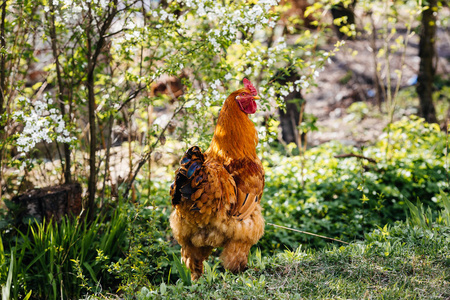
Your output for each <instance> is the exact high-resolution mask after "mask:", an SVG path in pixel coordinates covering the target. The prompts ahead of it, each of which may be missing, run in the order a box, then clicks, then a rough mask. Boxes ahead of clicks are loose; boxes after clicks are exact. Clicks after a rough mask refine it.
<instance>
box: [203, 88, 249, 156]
mask: <svg viewBox="0 0 450 300" xmlns="http://www.w3.org/2000/svg"><path fill="white" fill-rule="evenodd" d="M240 92H242V90H238V91H236V92H234V93H232V94H231V95H230V96H228V98H227V99H226V100H225V103H224V104H223V107H222V110H221V111H220V114H219V120H218V121H217V125H216V129H215V131H214V136H213V139H212V141H211V145H210V146H209V148H208V150H206V152H205V154H206V155H207V156H209V157H211V158H212V157H214V158H215V159H218V160H221V161H223V162H225V161H226V160H228V159H241V158H251V159H255V158H256V145H257V144H258V134H257V131H256V129H255V125H254V124H253V122H252V121H251V120H250V119H249V117H248V115H247V114H246V113H244V112H243V111H242V110H241V109H240V108H239V105H238V104H237V102H236V100H235V98H236V96H237V95H239V93H240Z"/></svg>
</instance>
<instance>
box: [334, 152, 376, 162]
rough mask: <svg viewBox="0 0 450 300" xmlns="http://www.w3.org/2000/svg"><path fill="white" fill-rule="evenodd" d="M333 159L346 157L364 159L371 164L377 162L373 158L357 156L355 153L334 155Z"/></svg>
mask: <svg viewBox="0 0 450 300" xmlns="http://www.w3.org/2000/svg"><path fill="white" fill-rule="evenodd" d="M334 157H335V158H347V157H356V158H361V159H365V160H367V161H369V162H371V163H373V164H376V163H377V161H376V160H375V159H373V158H370V157H366V156H362V155H359V154H355V153H347V154H339V155H335V156H334Z"/></svg>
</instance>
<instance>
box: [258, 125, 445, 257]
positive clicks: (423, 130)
mask: <svg viewBox="0 0 450 300" xmlns="http://www.w3.org/2000/svg"><path fill="white" fill-rule="evenodd" d="M445 142H446V137H445V134H444V133H442V132H441V131H440V130H439V127H438V126H437V125H436V124H427V123H424V121H423V119H419V118H417V117H411V118H409V119H408V118H405V119H402V120H401V121H399V122H396V123H394V124H392V125H391V126H390V127H388V128H387V129H386V130H385V132H384V134H383V136H380V141H379V142H377V143H376V144H375V145H373V146H371V147H367V148H365V149H362V150H359V149H356V148H354V147H349V146H345V145H341V144H337V143H328V144H325V145H322V146H319V147H316V148H313V149H310V150H308V151H307V152H306V153H305V156H304V157H299V156H293V157H283V156H282V155H280V154H279V153H275V152H267V153H264V154H263V155H262V157H263V158H264V163H265V168H266V187H265V193H264V198H263V201H262V203H263V206H264V214H265V219H266V221H267V222H268V223H275V224H278V225H283V226H287V227H293V228H297V229H301V230H304V231H309V232H313V233H316V234H322V235H325V236H330V237H335V238H340V239H344V240H347V241H351V240H353V239H360V238H362V237H363V235H364V233H365V232H368V231H371V230H373V229H374V228H376V227H377V226H384V224H392V223H393V222H394V221H396V220H404V219H405V218H406V210H407V206H406V204H405V200H407V199H409V200H410V201H415V200H417V199H420V200H421V201H422V202H423V203H426V204H427V205H428V206H430V207H431V209H432V210H435V209H436V208H437V207H438V206H439V205H440V203H441V200H440V196H439V193H440V190H442V191H444V192H449V191H450V189H449V185H448V177H447V175H446V174H447V171H446V167H445V158H446V156H445ZM342 153H358V154H360V155H362V156H364V157H368V158H371V159H374V160H376V163H370V162H368V161H367V160H366V159H359V158H356V157H349V158H336V157H334V156H335V155H338V154H342ZM302 174H303V175H302ZM302 182H303V183H302ZM300 243H311V244H312V246H324V245H325V243H326V241H324V240H322V239H319V238H317V237H310V236H307V235H304V234H300V233H296V232H292V231H286V230H284V229H278V228H277V229H274V228H273V227H267V228H266V234H265V235H264V237H263V239H262V240H261V242H260V246H261V247H262V248H263V250H265V251H267V250H274V249H279V248H281V249H283V248H285V247H288V248H290V249H295V248H297V247H298V245H299V244H300Z"/></svg>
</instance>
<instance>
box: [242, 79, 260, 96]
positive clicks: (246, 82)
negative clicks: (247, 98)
mask: <svg viewBox="0 0 450 300" xmlns="http://www.w3.org/2000/svg"><path fill="white" fill-rule="evenodd" d="M244 86H245V88H246V89H248V90H250V92H251V93H252V95H253V96H256V95H258V91H257V90H256V88H255V87H254V86H253V84H252V83H251V82H250V80H248V79H247V78H244Z"/></svg>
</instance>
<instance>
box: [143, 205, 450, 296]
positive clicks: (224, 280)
mask: <svg viewBox="0 0 450 300" xmlns="http://www.w3.org/2000/svg"><path fill="white" fill-rule="evenodd" d="M446 206H447V207H446V208H445V209H444V210H442V212H441V213H439V214H438V215H437V216H436V217H435V219H428V217H429V215H428V213H427V211H425V210H424V209H423V207H422V206H420V205H419V206H414V205H411V208H412V209H411V212H412V216H411V218H410V219H409V220H408V221H406V222H396V223H395V224H393V225H390V226H388V225H386V226H384V227H383V228H378V229H376V230H373V231H372V232H370V233H368V234H366V236H365V238H364V240H362V241H358V242H353V243H351V244H349V245H344V246H336V245H332V246H328V247H325V248H322V249H320V250H314V249H311V248H307V247H299V248H297V249H296V250H295V251H291V250H285V251H284V252H282V253H279V254H278V255H276V256H273V257H261V253H260V252H259V251H255V252H254V253H253V254H252V255H251V257H250V267H249V269H248V270H247V271H245V272H244V273H242V274H239V275H233V274H231V273H229V272H226V271H223V270H219V269H218V268H217V264H215V265H211V262H210V263H209V264H208V263H207V264H205V265H206V268H205V274H204V275H203V276H202V277H201V278H200V279H199V281H197V282H194V283H192V282H190V280H186V279H185V280H183V279H180V280H179V281H178V282H177V283H176V284H174V285H167V284H165V283H162V284H161V285H160V286H159V287H155V288H154V289H153V290H152V289H151V288H147V287H144V288H142V289H141V290H140V291H139V293H138V294H137V295H136V298H137V299H166V298H167V297H170V298H171V299H447V298H448V297H450V226H449V225H450V201H449V200H447V202H446Z"/></svg>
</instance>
